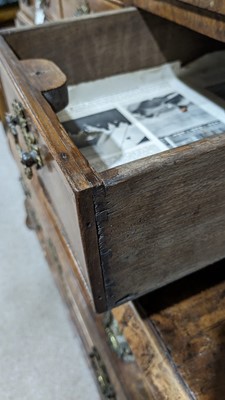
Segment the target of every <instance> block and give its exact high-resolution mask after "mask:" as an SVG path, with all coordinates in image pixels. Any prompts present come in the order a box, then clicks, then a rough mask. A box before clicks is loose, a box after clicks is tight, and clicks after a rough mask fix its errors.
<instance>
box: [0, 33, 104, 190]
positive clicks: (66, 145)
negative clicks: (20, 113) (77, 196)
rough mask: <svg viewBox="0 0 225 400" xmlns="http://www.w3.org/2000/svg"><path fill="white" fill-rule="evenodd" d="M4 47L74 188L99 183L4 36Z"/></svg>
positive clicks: (27, 103)
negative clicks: (27, 78)
mask: <svg viewBox="0 0 225 400" xmlns="http://www.w3.org/2000/svg"><path fill="white" fill-rule="evenodd" d="M0 50H1V59H0V63H1V64H2V67H3V69H4V70H5V73H6V74H7V75H8V76H9V78H10V80H11V82H12V83H13V85H14V88H15V90H16V92H17V94H18V96H19V98H20V99H21V101H22V102H23V105H24V107H25V109H26V112H27V113H29V115H30V117H31V119H32V120H33V121H34V125H35V126H37V129H38V132H39V134H41V136H42V137H43V139H44V141H45V142H46V145H47V146H48V148H49V151H50V153H52V155H53V157H54V159H55V161H56V162H57V164H58V166H59V167H60V169H61V170H62V172H63V174H64V176H65V177H66V180H67V182H68V184H69V185H70V187H71V188H72V190H73V191H74V192H77V191H79V190H83V189H85V188H89V187H93V186H94V185H96V184H99V183H100V182H101V179H99V176H98V174H97V173H95V171H94V170H93V169H92V168H91V167H90V166H89V163H88V162H87V160H86V159H85V158H84V157H83V156H82V154H81V153H80V151H79V150H78V149H77V148H76V146H75V145H74V144H73V142H72V141H71V139H70V138H69V136H68V134H67V133H66V131H65V130H64V129H63V127H62V126H61V124H60V123H59V120H58V119H57V117H56V115H55V113H54V112H53V110H52V109H51V107H50V105H49V104H48V103H47V101H46V100H45V99H44V98H43V96H42V94H41V92H40V91H38V90H36V89H35V88H34V87H30V86H29V83H28V82H27V80H26V77H25V76H24V74H23V70H22V68H21V65H20V64H19V61H18V59H17V58H16V56H15V54H14V53H13V52H12V50H11V49H10V48H9V47H8V45H7V43H6V42H5V40H4V38H3V37H0ZM31 105H32V106H31ZM37 116H38V118H37ZM62 155H63V157H62Z"/></svg>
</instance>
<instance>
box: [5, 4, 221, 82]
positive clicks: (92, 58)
mask: <svg viewBox="0 0 225 400" xmlns="http://www.w3.org/2000/svg"><path fill="white" fill-rule="evenodd" d="M4 37H5V38H6V40H7V42H8V43H9V45H10V46H11V47H12V49H13V50H14V51H15V52H16V54H17V55H18V56H19V57H20V58H21V59H29V58H46V59H48V60H51V61H53V62H54V63H55V64H56V65H58V67H59V68H60V69H61V70H62V71H63V72H64V73H65V74H66V76H67V78H68V83H69V84H75V83H79V82H84V81H89V80H96V79H101V78H104V77H106V76H111V75H115V74H118V73H124V72H131V71H135V70H139V69H142V68H149V67H154V66H156V65H159V64H162V63H164V62H166V61H174V60H177V59H180V60H181V61H183V62H184V63H186V62H188V61H191V60H193V59H195V58H196V57H199V56H201V55H202V54H204V53H205V52H210V51H213V50H215V49H217V48H219V47H220V46H221V45H220V44H219V43H216V42H215V41H210V40H209V39H208V38H204V37H203V36H201V35H198V34H197V33H194V32H191V31H190V30H188V29H185V28H182V27H180V26H178V25H176V24H173V23H170V22H169V21H168V22H167V21H165V20H164V19H162V18H158V17H157V16H154V15H152V14H150V13H146V12H139V11H137V10H135V9H126V10H121V11H113V12H107V13H101V14H92V15H90V16H88V17H81V18H77V19H75V20H73V21H71V20H70V21H60V22H57V23H52V24H50V25H47V26H46V25H45V26H43V25H42V26H39V27H33V28H32V29H31V30H29V38H30V41H29V42H28V41H27V40H26V38H27V29H26V28H24V29H22V30H20V31H17V32H16V31H13V30H12V31H11V32H10V33H8V34H7V33H4ZM177 37H179V41H178V42H177ZM175 42H176V46H174V43H175ZM30 43H32V46H30ZM43 43H45V45H44V46H43ZM56 43H57V51H56ZM121 43H123V45H122V46H121ZM184 43H185V46H184ZM62 54H63V57H62ZM90 65H91V67H90Z"/></svg>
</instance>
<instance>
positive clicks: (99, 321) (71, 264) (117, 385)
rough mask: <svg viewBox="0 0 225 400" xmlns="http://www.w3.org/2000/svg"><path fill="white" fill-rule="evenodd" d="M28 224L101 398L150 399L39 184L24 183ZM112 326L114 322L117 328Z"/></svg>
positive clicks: (127, 346) (121, 337) (141, 376)
mask: <svg viewBox="0 0 225 400" xmlns="http://www.w3.org/2000/svg"><path fill="white" fill-rule="evenodd" d="M23 179H24V178H22V179H21V180H22V182H23V184H24V188H25V193H26V199H25V205H26V210H27V225H28V226H29V227H30V228H32V229H34V230H36V233H37V235H38V238H39V241H40V242H41V245H42V248H43V250H44V253H45V256H46V258H47V261H48V263H49V266H50V268H51V271H52V273H53V276H54V278H55V280H56V283H57V285H58V288H59V290H60V292H61V294H62V296H63V298H64V300H65V302H66V304H67V306H68V308H69V312H70V316H71V318H72V320H73V322H75V324H76V327H77V329H78V331H79V334H80V337H81V340H82V342H83V345H84V348H85V350H86V355H87V357H88V359H89V363H90V364H91V365H92V367H93V372H94V375H95V376H96V378H97V384H98V385H99V389H100V394H101V398H102V399H114V400H125V399H126V400H129V399H130V400H134V399H137V400H142V399H143V400H147V399H149V400H151V399H153V397H152V389H151V385H150V384H149V383H148V382H147V379H146V378H145V377H144V375H143V373H142V371H141V370H140V369H139V368H138V365H137V363H136V361H135V358H134V356H133V354H132V352H131V350H130V348H129V345H128V344H127V342H126V340H125V338H124V337H123V336H122V335H121V332H119V328H118V324H117V322H116V321H115V320H112V317H111V318H109V316H108V313H107V318H106V316H105V315H104V314H103V315H97V314H95V312H94V310H93V308H92V304H91V302H90V297H89V296H88V295H87V291H86V287H85V286H84V284H83V282H82V279H81V276H80V271H79V268H78V266H77V264H76V262H75V260H74V258H73V257H72V255H71V252H70V251H69V249H68V248H67V245H66V241H65V238H64V236H63V235H62V232H61V230H60V229H59V227H58V221H57V219H56V218H55V215H54V213H53V212H52V209H51V206H50V205H49V204H48V200H47V199H46V198H45V196H44V194H43V192H42V191H41V188H40V186H38V187H36V186H35V185H34V184H33V185H30V184H29V183H28V182H27V181H23ZM112 325H113V326H112Z"/></svg>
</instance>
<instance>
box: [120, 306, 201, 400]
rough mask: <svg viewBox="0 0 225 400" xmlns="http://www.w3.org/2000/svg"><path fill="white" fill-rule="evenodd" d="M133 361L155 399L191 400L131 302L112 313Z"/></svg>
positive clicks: (152, 331)
mask: <svg viewBox="0 0 225 400" xmlns="http://www.w3.org/2000/svg"><path fill="white" fill-rule="evenodd" d="M112 313H113V316H114V317H115V318H116V320H117V322H118V324H119V326H120V329H121V331H122V333H123V334H124V336H125V337H126V339H127V341H128V343H129V345H130V347H131V349H132V352H133V353H134V355H135V359H136V361H137V363H138V365H139V367H140V368H141V369H142V371H143V374H144V376H145V377H146V378H147V379H148V381H149V382H150V385H151V387H152V388H153V390H154V395H155V399H156V400H165V399H171V400H194V397H193V394H192V392H191V390H190V388H189V387H187V385H186V384H185V382H184V381H183V379H182V377H181V376H180V375H179V374H178V372H177V370H176V369H175V365H174V364H173V361H172V359H171V356H170V354H169V352H168V350H167V349H165V347H164V345H163V342H162V341H161V339H160V338H159V336H158V335H157V333H156V332H155V331H154V329H153V327H152V329H151V330H150V329H149V327H147V326H146V324H145V322H144V321H143V320H142V319H141V318H140V316H139V314H138V312H137V310H136V308H135V306H134V304H133V303H131V302H129V303H127V304H125V305H123V306H120V307H118V308H115V309H114V310H112Z"/></svg>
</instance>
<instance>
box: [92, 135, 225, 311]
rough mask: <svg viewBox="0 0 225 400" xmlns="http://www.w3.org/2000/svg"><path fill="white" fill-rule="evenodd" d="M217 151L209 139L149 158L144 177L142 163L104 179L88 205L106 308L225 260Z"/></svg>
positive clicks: (219, 141)
mask: <svg viewBox="0 0 225 400" xmlns="http://www.w3.org/2000/svg"><path fill="white" fill-rule="evenodd" d="M224 146H225V139H224V137H223V136H220V137H215V138H213V139H211V140H209V141H207V140H206V141H202V142H198V143H195V144H194V145H191V146H187V147H181V148H179V149H176V150H171V151H169V152H165V153H161V155H158V156H157V155H156V156H153V157H152V158H151V161H150V163H149V166H148V172H146V170H145V172H143V171H142V169H141V167H140V168H138V165H139V164H140V166H141V164H142V166H143V165H144V160H142V161H141V162H140V163H139V162H136V163H135V165H136V173H134V172H133V173H132V174H131V164H130V165H129V164H127V165H126V166H124V167H121V168H120V169H118V171H117V172H118V176H117V177H116V176H114V178H113V177H111V178H110V172H108V173H106V174H105V185H106V187H105V191H104V193H103V192H102V191H101V192H99V191H98V190H97V193H96V198H95V201H96V203H97V204H98V205H99V207H100V209H99V220H98V229H99V230H98V232H99V237H100V240H101V244H102V247H101V256H102V268H103V273H104V279H105V286H106V292H107V296H108V304H109V307H114V306H116V305H119V304H120V303H123V302H125V301H127V300H128V299H133V298H135V297H138V296H140V295H141V294H144V293H146V292H148V291H152V290H154V289H156V288H158V287H161V286H163V285H165V284H167V283H169V282H171V281H174V280H176V279H178V278H180V277H182V276H184V275H187V274H190V273H191V272H194V271H196V270H198V269H200V268H202V267H205V266H206V265H209V264H212V263H214V262H215V261H217V260H219V259H222V258H223V257H224V256H225V246H224V243H225V212H224V210H225V185H224V181H225V157H224V155H225V147H224ZM148 162H149V160H148ZM133 168H134V165H133ZM114 174H115V170H114ZM107 177H108V179H107ZM101 210H102V211H101Z"/></svg>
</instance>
